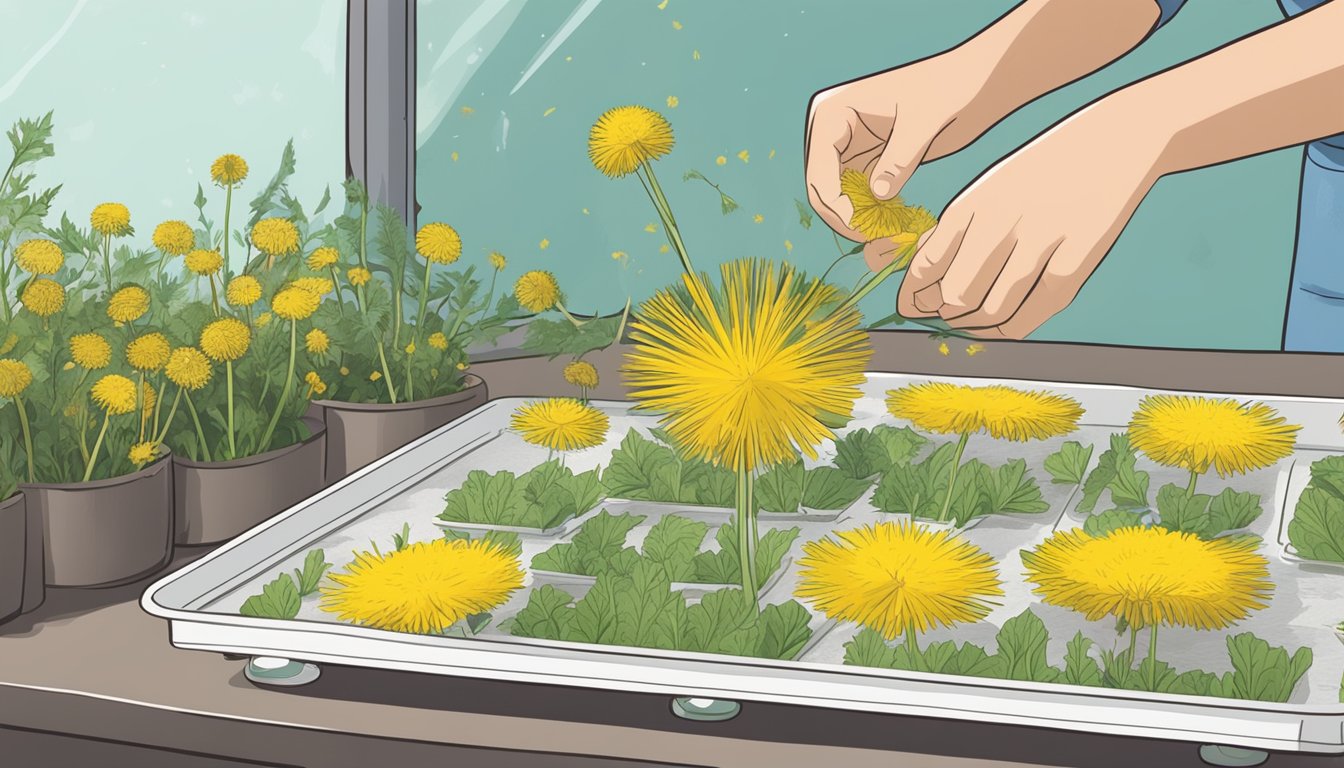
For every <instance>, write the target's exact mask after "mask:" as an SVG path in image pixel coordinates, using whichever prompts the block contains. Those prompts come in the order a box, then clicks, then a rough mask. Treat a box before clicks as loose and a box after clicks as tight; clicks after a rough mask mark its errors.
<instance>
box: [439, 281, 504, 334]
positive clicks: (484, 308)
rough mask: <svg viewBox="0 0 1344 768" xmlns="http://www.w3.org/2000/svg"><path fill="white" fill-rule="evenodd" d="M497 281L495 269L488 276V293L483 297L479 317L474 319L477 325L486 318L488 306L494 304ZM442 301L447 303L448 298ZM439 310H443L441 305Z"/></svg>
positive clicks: (488, 311)
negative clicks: (483, 302) (483, 300)
mask: <svg viewBox="0 0 1344 768" xmlns="http://www.w3.org/2000/svg"><path fill="white" fill-rule="evenodd" d="M498 279H499V270H498V269H496V270H495V271H494V272H493V273H492V274H491V275H490V292H489V293H487V294H486V295H485V304H484V306H482V307H481V316H480V317H478V318H476V322H477V323H479V322H481V321H482V320H484V319H485V316H486V315H487V314H489V313H490V305H491V304H493V303H494V302H495V281H496V280H498ZM449 295H451V294H449ZM443 299H444V301H447V300H448V296H445V297H443ZM439 309H440V310H442V309H443V305H442V304H440V305H439Z"/></svg>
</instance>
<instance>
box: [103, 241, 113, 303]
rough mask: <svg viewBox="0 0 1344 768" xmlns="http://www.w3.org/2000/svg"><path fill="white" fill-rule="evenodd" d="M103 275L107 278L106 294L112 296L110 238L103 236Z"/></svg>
mask: <svg viewBox="0 0 1344 768" xmlns="http://www.w3.org/2000/svg"><path fill="white" fill-rule="evenodd" d="M103 275H104V276H105V277H106V278H107V293H108V295H109V296H110V295H112V236H111V235H103Z"/></svg>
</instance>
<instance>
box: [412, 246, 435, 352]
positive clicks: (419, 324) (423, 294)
mask: <svg viewBox="0 0 1344 768" xmlns="http://www.w3.org/2000/svg"><path fill="white" fill-rule="evenodd" d="M433 267H434V262H432V261H430V260H429V259H425V284H424V286H423V287H422V288H421V289H420V311H419V312H417V313H416V315H415V340H416V341H419V340H420V338H421V334H422V333H423V331H422V330H421V329H422V328H424V325H425V310H427V309H429V271H430V270H431V269H433Z"/></svg>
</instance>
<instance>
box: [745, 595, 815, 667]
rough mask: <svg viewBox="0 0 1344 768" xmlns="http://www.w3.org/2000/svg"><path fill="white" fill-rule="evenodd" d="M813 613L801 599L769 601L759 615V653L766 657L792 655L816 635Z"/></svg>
mask: <svg viewBox="0 0 1344 768" xmlns="http://www.w3.org/2000/svg"><path fill="white" fill-rule="evenodd" d="M811 618H812V614H810V613H808V612H807V609H806V608H804V607H803V606H802V604H800V603H799V602H798V601H797V600H790V601H788V602H786V603H779V604H773V605H767V606H766V607H765V608H764V609H762V610H761V615H760V618H759V619H757V622H756V624H757V627H758V632H757V641H756V649H755V655H756V656H760V657H761V658H766V659H792V658H793V657H795V656H797V655H798V652H799V651H801V650H802V649H803V646H804V645H806V644H807V641H808V640H809V639H811V637H812V630H811V629H809V628H808V621H809V620H810V619H811Z"/></svg>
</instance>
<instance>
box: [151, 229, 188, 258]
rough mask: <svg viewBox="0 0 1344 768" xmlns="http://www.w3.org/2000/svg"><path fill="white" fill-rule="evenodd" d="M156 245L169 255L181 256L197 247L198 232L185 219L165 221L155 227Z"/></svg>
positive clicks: (154, 238) (154, 239)
mask: <svg viewBox="0 0 1344 768" xmlns="http://www.w3.org/2000/svg"><path fill="white" fill-rule="evenodd" d="M152 239H153V241H154V247H155V248H158V249H159V250H160V251H162V252H163V253H166V254H168V255H169V256H181V255H182V254H184V253H187V252H188V251H190V250H191V249H192V248H195V247H196V233H195V232H193V231H191V227H190V226H188V225H187V222H185V221H176V220H174V221H165V222H163V223H162V224H159V226H157V227H155V228H154V237H153V238H152Z"/></svg>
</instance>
